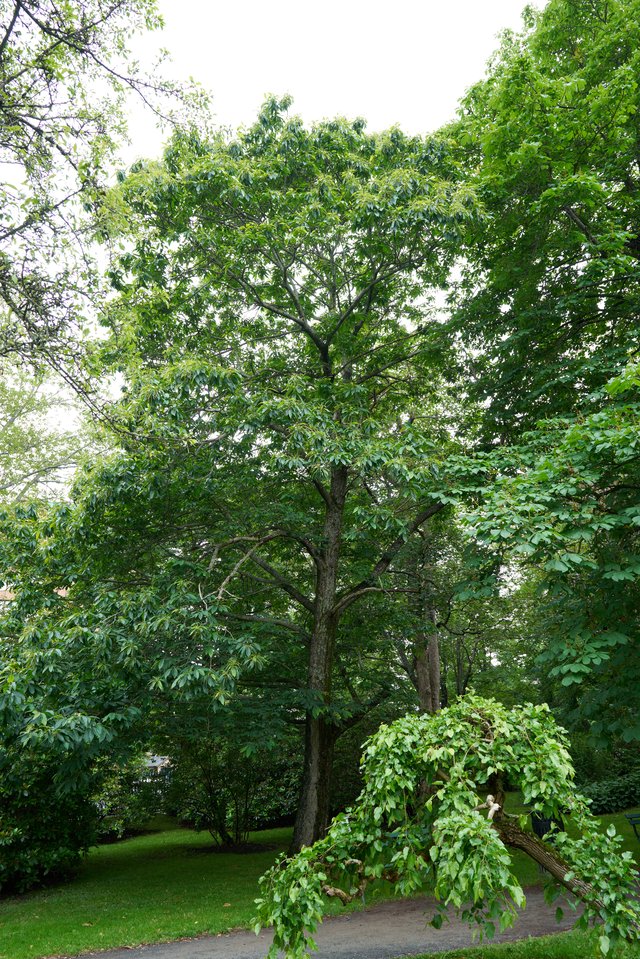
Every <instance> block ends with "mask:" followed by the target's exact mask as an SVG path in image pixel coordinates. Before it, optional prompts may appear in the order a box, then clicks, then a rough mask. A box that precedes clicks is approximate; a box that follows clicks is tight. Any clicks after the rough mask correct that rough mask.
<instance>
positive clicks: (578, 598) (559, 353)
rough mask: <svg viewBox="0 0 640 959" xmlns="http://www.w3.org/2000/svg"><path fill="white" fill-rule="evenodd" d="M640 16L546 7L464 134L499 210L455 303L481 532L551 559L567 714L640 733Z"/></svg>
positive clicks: (485, 191)
mask: <svg viewBox="0 0 640 959" xmlns="http://www.w3.org/2000/svg"><path fill="white" fill-rule="evenodd" d="M638 13H639V9H638V7H637V4H636V3H635V0H611V2H609V0H602V2H600V0H597V2H595V3H589V4H584V3H580V2H575V0H551V2H550V3H549V4H547V6H546V7H545V9H544V10H543V11H539V12H536V11H529V12H528V13H527V15H526V26H525V30H524V32H523V33H522V34H521V35H519V36H516V35H514V34H511V33H509V34H506V35H505V37H504V39H503V43H502V45H501V48H500V50H499V51H498V53H497V54H496V56H495V58H494V60H493V61H492V63H491V65H490V68H489V73H488V77H487V79H486V80H484V81H482V82H481V83H479V84H477V85H476V86H475V87H473V88H472V89H471V91H470V92H469V94H468V95H467V96H466V97H465V99H464V101H463V104H462V110H461V115H460V119H459V120H458V122H457V123H456V124H454V125H453V126H452V127H451V128H450V130H449V132H450V133H451V134H452V135H453V136H454V137H456V138H457V141H458V143H459V146H460V158H461V159H462V158H463V157H464V158H465V160H464V162H465V163H466V164H467V166H468V168H469V169H474V170H475V172H474V173H473V175H472V176H471V182H472V183H473V185H474V188H475V189H476V190H477V193H478V196H479V198H480V200H481V202H482V204H483V207H484V212H485V217H486V219H485V220H484V221H483V222H482V225H481V226H480V227H479V228H478V229H475V228H474V224H473V223H472V224H470V226H471V229H470V230H469V232H468V233H467V244H466V246H465V249H464V265H463V267H462V279H461V282H460V283H459V285H458V287H457V290H456V291H455V294H454V296H453V297H452V305H453V320H452V323H453V329H454V330H455V335H456V337H458V342H460V343H461V345H462V350H463V362H464V366H465V368H466V370H467V373H468V384H469V385H468V389H469V393H470V395H471V396H472V397H475V398H476V399H478V400H480V401H481V402H482V404H483V410H484V412H483V414H482V416H481V418H480V443H479V448H480V449H481V450H482V449H483V450H484V451H486V452H488V453H490V455H489V457H488V460H487V462H486V465H487V473H486V474H485V485H486V487H487V490H488V495H487V497H486V500H485V501H484V502H482V497H481V498H480V501H479V504H478V508H477V510H476V511H475V518H476V521H477V525H476V530H477V531H478V532H479V534H480V535H481V536H482V538H483V540H484V541H485V543H487V544H489V543H490V544H491V547H492V549H494V550H495V552H496V555H497V556H498V557H499V556H502V557H505V559H506V561H507V562H508V556H509V555H511V556H513V555H514V553H513V552H510V550H513V549H515V551H516V555H519V556H520V557H521V558H526V563H527V565H528V566H529V567H532V566H535V568H536V572H535V573H533V577H534V579H535V580H536V581H537V582H538V583H539V587H540V596H541V604H540V610H539V615H540V623H539V626H540V629H541V630H542V631H543V632H544V634H545V635H546V636H547V637H548V638H549V642H548V646H547V655H546V660H545V662H546V668H547V669H551V671H552V676H556V677H557V679H558V682H559V683H561V684H564V686H563V688H564V689H565V691H566V690H570V687H571V685H575V684H578V683H580V684H582V689H581V692H580V694H579V696H578V697H574V699H575V702H574V706H575V707H578V706H579V708H573V707H572V704H571V702H570V700H571V698H572V696H571V693H570V692H569V694H568V695H567V694H565V695H564V702H565V706H566V707H567V710H566V712H565V714H564V715H565V718H566V720H567V721H569V720H570V721H571V722H572V723H575V722H580V723H584V722H586V723H587V725H588V726H590V728H591V730H592V732H593V733H594V734H597V735H602V734H603V733H604V732H605V730H608V733H609V734H610V735H611V734H613V735H621V734H622V735H624V736H625V737H636V736H637V735H638V727H637V725H636V721H635V718H634V716H635V710H634V705H635V688H636V686H637V677H636V675H635V672H634V665H633V664H634V662H635V660H636V659H637V656H635V655H634V654H633V652H632V650H633V649H634V648H635V645H636V644H637V637H636V636H635V632H634V628H633V622H634V621H635V619H636V618H637V576H638V572H637V571H638V569H639V567H638V565H637V560H636V555H637V536H636V532H635V531H636V529H637V524H636V518H635V506H636V501H637V489H638V477H637V475H636V469H635V455H636V454H635V452H634V450H635V447H636V444H637V441H638V419H637V416H638V411H637V408H636V391H637V387H636V386H635V385H634V384H633V382H632V376H633V374H632V372H627V373H625V372H624V371H625V369H626V367H627V363H628V362H629V360H630V359H635V358H637V351H638V346H639V344H638V329H639V328H638V324H637V307H638V294H639V287H638V280H639V278H640V273H639V239H638V222H639V219H638V205H637V204H638V196H639V193H638V185H639V183H638V163H637V146H638V136H639V129H640V128H639V125H638V124H639V122H640V121H639V116H640V113H639V111H638V106H639V102H638V96H639V94H638V85H637V75H638V64H639V60H638V58H639V56H640V44H639V42H638V40H639V36H638V23H639V20H638ZM630 24H632V26H631V27H630V26H629V25H630ZM633 368H634V367H633V364H632V367H630V368H629V369H630V370H633ZM619 377H622V379H618V378H619ZM630 377H631V379H630ZM609 381H611V385H610V386H607V384H608V383H609ZM623 383H626V386H624V385H623ZM616 384H617V385H616ZM614 393H615V395H613V394H614ZM508 476H510V477H511V478H507V477H508ZM518 476H519V477H520V478H518ZM519 569H520V575H522V574H523V573H526V565H522V564H521V565H520V567H519ZM541 574H542V577H543V581H542V582H540V575H541ZM627 680H628V683H627ZM625 703H628V704H629V711H626V709H625V706H624V704H625Z"/></svg>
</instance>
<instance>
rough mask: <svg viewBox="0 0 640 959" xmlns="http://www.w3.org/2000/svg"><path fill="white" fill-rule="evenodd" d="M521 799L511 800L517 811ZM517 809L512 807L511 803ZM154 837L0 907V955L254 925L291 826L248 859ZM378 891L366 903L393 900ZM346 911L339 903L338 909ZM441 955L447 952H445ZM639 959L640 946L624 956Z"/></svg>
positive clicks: (110, 849) (558, 950) (575, 937)
mask: <svg viewBox="0 0 640 959" xmlns="http://www.w3.org/2000/svg"><path fill="white" fill-rule="evenodd" d="M516 802H517V797H516V799H512V804H514V805H515V803H516ZM512 808H513V806H512ZM610 822H613V823H614V824H615V826H616V829H617V830H618V831H619V832H620V834H621V835H622V836H623V837H624V841H625V847H626V848H628V849H630V850H632V851H633V852H634V853H637V852H638V843H637V841H636V840H635V837H634V836H633V832H632V830H631V827H630V826H629V824H628V823H627V820H626V819H625V818H624V815H623V814H622V813H619V814H617V815H615V816H607V817H603V825H604V826H606V825H608V824H609V823H610ZM163 827H164V828H162V830H161V831H156V832H152V833H149V834H147V835H144V836H139V837H136V838H134V839H128V840H125V841H124V842H120V843H115V844H113V845H107V846H99V847H98V848H96V849H94V850H92V851H91V853H90V855H89V856H88V857H87V859H86V861H85V863H84V865H83V866H82V869H81V870H80V872H79V874H78V876H77V877H76V878H75V879H73V880H72V881H71V882H69V883H66V884H64V885H59V886H54V887H51V888H49V889H43V890H38V891H34V892H31V893H27V894H26V895H23V896H17V897H12V898H7V899H4V900H2V901H0V959H40V957H43V956H53V955H56V956H60V955H65V956H70V955H77V954H78V953H80V952H84V951H89V950H97V949H108V948H112V947H116V946H134V945H139V944H141V943H148V942H163V941H171V940H175V939H180V938H187V937H193V936H198V935H203V934H205V933H212V934H215V933H218V932H224V931H226V930H228V929H232V928H234V927H238V926H248V925H249V922H250V920H251V918H252V916H253V913H254V907H253V900H254V898H255V896H256V893H257V880H258V877H259V876H260V875H262V873H263V872H264V871H265V870H266V869H267V868H268V867H269V866H270V865H271V863H272V862H273V860H274V858H275V856H276V855H277V853H278V852H280V851H282V850H284V849H285V848H286V846H287V844H288V841H289V838H290V830H289V829H273V830H267V831H263V832H260V833H254V834H253V835H252V836H251V841H252V842H254V843H259V844H260V845H261V846H263V847H264V849H263V851H257V852H251V853H244V854H238V853H211V852H209V849H210V847H211V840H210V838H209V836H208V835H207V834H206V833H200V834H197V833H194V832H192V831H191V830H187V829H180V828H176V827H175V826H173V825H172V824H170V823H167V822H165V823H163ZM515 871H516V874H517V875H518V878H519V880H520V882H521V883H522V884H523V885H527V886H531V885H537V884H539V883H541V882H542V877H541V876H540V874H539V873H538V870H537V867H536V866H535V864H534V863H532V862H531V861H530V860H529V859H528V858H527V857H526V856H524V855H523V854H518V855H517V856H516V857H515ZM388 894H389V893H388V890H385V889H381V890H378V891H377V892H376V893H374V894H373V895H370V896H368V904H371V903H372V902H374V901H375V900H376V899H377V898H381V897H384V896H385V895H388ZM337 908H339V907H337V906H335V905H334V906H333V907H332V909H331V910H330V911H331V912H333V911H336V909H337ZM595 943H596V940H592V939H590V938H589V937H588V936H585V935H584V934H580V933H573V932H572V933H566V934H561V935H558V936H554V937H550V938H548V939H535V940H528V941H525V942H521V943H514V944H509V945H501V946H481V947H478V948H474V949H466V950H462V951H461V952H453V953H446V956H447V957H450V959H454V957H456V959H463V957H464V959H556V957H557V959H586V957H589V956H592V955H593V956H594V955H595V954H596V952H595V949H596V945H595ZM438 955H439V957H440V959H444V956H445V954H443V953H439V954H438ZM620 955H621V957H623V959H632V957H633V959H636V957H637V959H640V950H626V951H625V952H622V953H620Z"/></svg>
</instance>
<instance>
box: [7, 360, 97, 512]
mask: <svg viewBox="0 0 640 959" xmlns="http://www.w3.org/2000/svg"><path fill="white" fill-rule="evenodd" d="M0 377H1V380H0V501H1V502H4V503H8V502H17V501H22V502H24V501H25V500H29V499H36V498H40V497H42V496H46V497H48V498H50V499H54V498H57V497H59V496H61V495H62V493H63V491H64V488H65V485H66V486H68V485H69V483H70V479H71V475H72V473H73V470H74V469H75V468H76V466H78V465H79V463H80V462H81V461H82V460H83V458H84V456H85V455H86V454H87V451H88V449H89V448H91V446H92V443H91V440H90V438H89V434H88V430H87V429H86V428H83V427H81V426H79V425H78V423H77V420H78V417H79V410H78V408H77V405H76V404H74V403H73V400H72V399H70V398H69V397H68V396H64V395H62V392H61V391H60V390H57V391H56V390H55V388H54V386H53V384H52V382H51V381H50V380H47V379H46V378H43V377H42V376H33V375H32V374H30V373H27V372H26V370H24V369H22V370H21V369H20V368H19V367H17V368H16V367H15V366H14V364H12V363H10V362H9V361H7V360H5V361H4V362H3V363H1V364H0ZM65 421H66V422H65Z"/></svg>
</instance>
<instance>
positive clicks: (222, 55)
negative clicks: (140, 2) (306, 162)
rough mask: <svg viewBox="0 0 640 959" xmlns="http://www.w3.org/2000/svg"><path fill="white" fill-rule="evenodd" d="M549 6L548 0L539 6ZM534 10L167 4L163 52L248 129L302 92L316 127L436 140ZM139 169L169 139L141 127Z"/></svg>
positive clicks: (355, 3)
mask: <svg viewBox="0 0 640 959" xmlns="http://www.w3.org/2000/svg"><path fill="white" fill-rule="evenodd" d="M533 5H534V6H538V7H541V6H543V5H544V0H535V2H534V3H533ZM523 6H524V0H421V2H418V0H393V2H387V3H386V4H384V5H383V4H381V3H379V2H378V3H376V0H324V2H323V3H322V4H318V3H315V4H313V3H308V2H307V3H305V0H266V2H265V0H263V2H260V0H240V2H238V0H235V2H234V0H226V2H222V3H216V2H212V0H208V2H207V0H159V7H160V10H161V12H162V14H163V16H164V19H165V24H166V25H165V29H164V31H163V32H162V33H161V34H156V35H155V36H154V40H153V43H150V41H149V40H145V41H142V42H139V43H138V48H139V49H140V51H141V52H142V51H143V50H150V49H152V48H153V46H157V45H158V44H159V45H161V46H164V47H166V48H167V49H168V50H169V51H170V53H171V55H172V58H173V61H174V67H173V70H172V71H171V73H172V75H175V77H176V78H180V79H183V80H185V79H187V78H188V77H190V76H192V77H193V78H194V79H195V80H197V81H198V82H199V83H201V84H202V85H203V86H204V87H206V88H207V89H208V90H210V91H211V93H212V94H213V110H214V114H215V120H216V122H217V123H219V124H220V125H223V126H231V127H237V126H239V125H242V124H248V123H250V122H251V121H252V119H253V118H254V117H255V114H256V112H257V110H258V108H259V106H260V104H261V102H262V100H263V98H264V95H265V94H266V93H275V94H283V93H291V94H292V95H293V97H294V108H293V109H294V111H295V112H296V113H300V114H301V115H302V117H303V118H304V119H305V120H306V121H307V122H311V121H314V120H320V119H322V118H324V117H331V116H336V115H338V114H340V115H343V116H347V117H350V118H354V117H356V116H363V117H365V118H366V119H367V121H368V127H369V129H370V130H381V129H385V128H387V127H389V126H392V125H394V124H396V123H397V124H399V126H400V127H401V128H402V129H403V130H405V131H406V132H408V133H421V132H423V133H426V132H428V131H430V130H433V129H436V128H437V127H439V126H440V125H442V124H443V123H445V122H446V121H447V120H449V119H451V118H452V117H453V115H454V113H455V109H456V105H457V102H458V100H459V99H460V97H461V96H462V95H463V93H464V91H465V90H466V89H467V88H468V87H469V86H470V85H471V84H472V83H474V82H475V81H476V80H479V79H480V78H481V77H482V76H483V73H484V67H485V63H486V61H487V59H488V58H489V56H490V55H491V53H492V52H493V50H494V49H495V48H496V46H497V44H498V40H497V35H498V33H499V32H500V31H501V30H503V29H505V28H512V29H519V28H520V25H521V10H522V8H523ZM131 139H132V143H131V148H130V149H129V150H127V159H133V158H134V157H136V156H149V157H151V156H156V155H158V153H159V151H160V145H161V141H162V138H161V136H160V134H158V133H157V132H156V131H154V130H153V125H152V123H151V121H150V119H149V118H148V117H144V116H143V115H142V114H141V115H138V113H137V111H136V114H135V115H134V117H133V118H132V129H131Z"/></svg>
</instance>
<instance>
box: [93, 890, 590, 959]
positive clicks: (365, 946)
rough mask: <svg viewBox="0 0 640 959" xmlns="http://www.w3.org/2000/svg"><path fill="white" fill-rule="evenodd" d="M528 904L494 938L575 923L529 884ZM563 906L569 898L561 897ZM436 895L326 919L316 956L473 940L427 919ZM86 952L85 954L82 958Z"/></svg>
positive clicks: (181, 952) (143, 954) (142, 956)
mask: <svg viewBox="0 0 640 959" xmlns="http://www.w3.org/2000/svg"><path fill="white" fill-rule="evenodd" d="M526 893H527V908H526V910H525V911H524V912H522V913H520V915H519V918H518V920H517V922H516V924H515V926H514V927H513V929H509V930H508V931H507V932H505V933H502V934H501V935H497V936H496V937H495V940H493V941H494V942H507V941H509V940H513V939H526V938H527V937H528V936H544V935H549V934H551V933H555V932H561V931H563V930H565V929H569V928H571V926H572V925H573V923H574V922H575V919H576V914H575V912H574V911H573V910H572V909H570V908H567V909H566V910H565V915H564V918H563V920H562V921H561V922H560V923H557V922H556V920H555V910H556V907H557V905H558V903H554V905H553V906H548V905H547V904H546V903H545V901H544V898H543V895H542V890H541V889H537V888H535V887H534V888H530V889H527V890H526ZM560 904H561V905H562V906H564V905H565V902H564V901H560ZM434 906H435V903H434V900H433V899H428V898H421V899H401V900H388V901H386V902H381V903H379V904H378V905H376V906H372V907H371V908H370V909H366V910H364V911H362V912H352V913H347V914H345V915H342V916H333V917H331V918H329V919H327V920H326V921H325V922H324V923H323V924H322V925H321V926H320V928H319V929H318V932H317V934H316V937H315V938H316V941H317V943H318V951H317V952H316V953H314V955H315V956H316V957H317V959H396V957H399V956H415V955H420V954H422V953H434V952H446V950H448V949H462V948H464V947H465V946H470V945H472V944H473V940H472V936H471V930H470V929H469V927H468V926H467V925H466V924H465V923H461V922H460V920H458V919H456V918H452V920H451V922H450V923H447V924H445V925H444V926H443V927H442V928H441V929H433V928H432V927H431V926H428V925H426V924H425V923H426V922H427V921H428V920H429V919H430V918H431V916H432V915H433V913H434ZM270 944H271V931H270V930H263V931H262V932H261V933H260V936H258V937H256V936H255V935H254V934H253V933H251V932H247V931H246V930H242V929H239V930H236V931H234V932H228V933H221V934H220V935H217V936H203V937H201V938H199V939H186V940H181V941H179V942H166V943H162V944H159V945H152V946H139V947H136V948H125V949H111V950H108V951H106V952H99V953H83V957H84V959H88V957H89V956H97V957H99V959H263V957H264V956H265V955H266V953H267V949H268V948H269V946H270ZM83 957H81V959H83Z"/></svg>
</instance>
